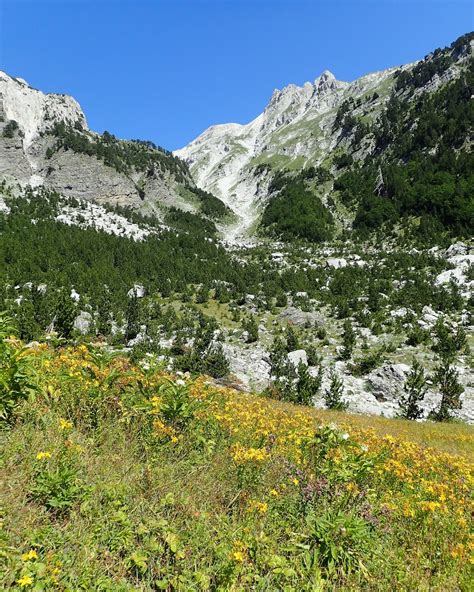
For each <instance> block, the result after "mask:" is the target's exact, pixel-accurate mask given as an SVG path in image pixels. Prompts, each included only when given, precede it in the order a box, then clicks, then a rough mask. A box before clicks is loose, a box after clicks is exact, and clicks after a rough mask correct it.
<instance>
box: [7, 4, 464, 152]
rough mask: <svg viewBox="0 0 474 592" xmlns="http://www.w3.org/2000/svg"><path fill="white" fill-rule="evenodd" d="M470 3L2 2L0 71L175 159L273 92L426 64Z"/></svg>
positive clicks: (242, 119) (244, 117)
mask: <svg viewBox="0 0 474 592" xmlns="http://www.w3.org/2000/svg"><path fill="white" fill-rule="evenodd" d="M473 11H474V2H473V1H472V0H423V1H421V0H345V1H344V0H312V1H311V0H133V1H132V0H94V1H92V0H90V1H89V0H0V69H2V70H5V71H6V72H8V73H9V74H11V75H12V76H18V77H21V78H25V79H26V80H27V81H28V82H29V83H30V84H31V85H32V86H34V87H36V88H39V89H41V90H44V91H48V92H64V93H68V94H71V95H73V96H74V97H75V98H76V99H77V100H78V101H79V102H80V103H81V105H82V107H83V109H84V111H85V113H86V116H87V119H88V122H89V125H90V127H91V128H92V129H94V130H97V131H103V130H104V129H107V130H109V131H110V132H112V133H114V134H115V135H117V136H119V137H123V138H141V139H150V140H153V141H155V142H156V143H158V144H160V145H162V146H164V147H166V148H169V149H175V148H178V147H181V146H182V145H184V144H186V143H187V142H189V141H190V140H191V139H193V138H194V137H195V136H196V135H198V134H199V133H201V132H202V131H203V130H204V129H205V128H206V127H208V126H209V125H212V124H214V123H226V122H239V123H246V122H247V121H250V120H251V119H253V118H254V117H255V116H257V115H258V114H259V113H260V112H261V111H262V109H263V108H264V106H265V105H266V103H267V102H268V99H269V97H270V95H271V93H272V91H273V89H274V88H282V87H283V86H285V85H287V84H289V83H291V82H293V83H296V84H302V83H303V82H305V81H306V80H313V79H314V78H316V76H318V75H319V74H320V73H321V71H322V70H324V69H326V68H327V69H329V70H331V71H332V72H333V73H334V74H335V75H336V77H337V78H339V79H341V80H353V79H354V78H357V77H358V76H360V75H362V74H365V73H368V72H371V71H374V70H378V69H382V68H387V67H389V66H395V65H399V64H402V63H406V62H410V61H414V60H416V59H419V58H422V57H423V56H424V55H425V54H427V53H428V52H429V51H431V50H433V49H435V48H437V47H444V46H445V45H448V44H450V43H451V42H452V41H453V40H454V39H456V38H457V37H458V36H460V35H462V34H464V33H467V32H468V31H470V30H472V29H474V12H473Z"/></svg>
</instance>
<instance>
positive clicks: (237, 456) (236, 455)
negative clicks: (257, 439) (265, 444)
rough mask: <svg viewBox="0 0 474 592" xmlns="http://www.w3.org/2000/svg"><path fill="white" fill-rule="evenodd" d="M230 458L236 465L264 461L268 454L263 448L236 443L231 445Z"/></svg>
mask: <svg viewBox="0 0 474 592" xmlns="http://www.w3.org/2000/svg"><path fill="white" fill-rule="evenodd" d="M232 458H233V459H234V462H235V463H236V464H237V465H244V464H246V463H261V462H264V461H266V460H267V459H268V458H269V455H268V452H267V451H266V450H265V449H263V448H245V446H242V445H241V444H236V445H235V446H233V447H232Z"/></svg>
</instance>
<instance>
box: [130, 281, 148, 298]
mask: <svg viewBox="0 0 474 592" xmlns="http://www.w3.org/2000/svg"><path fill="white" fill-rule="evenodd" d="M134 292H135V293H136V295H137V298H143V296H145V287H144V286H142V285H141V284H134V286H133V288H130V290H129V291H128V292H127V296H128V297H129V298H131V297H132V296H133V293H134Z"/></svg>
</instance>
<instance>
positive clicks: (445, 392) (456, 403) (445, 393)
mask: <svg viewBox="0 0 474 592" xmlns="http://www.w3.org/2000/svg"><path fill="white" fill-rule="evenodd" d="M434 382H435V383H436V384H437V385H438V387H439V390H440V392H441V403H440V406H439V408H438V409H437V410H436V411H433V412H432V413H431V414H430V417H431V418H432V419H435V420H436V421H448V420H449V419H451V417H452V415H451V412H452V411H454V410H456V409H461V407H462V402H461V395H462V393H463V392H464V387H463V386H462V384H461V383H460V382H459V373H458V371H457V370H456V368H455V367H454V366H452V365H451V362H450V361H449V360H447V359H444V360H441V362H440V363H439V365H438V366H437V368H436V370H435V374H434Z"/></svg>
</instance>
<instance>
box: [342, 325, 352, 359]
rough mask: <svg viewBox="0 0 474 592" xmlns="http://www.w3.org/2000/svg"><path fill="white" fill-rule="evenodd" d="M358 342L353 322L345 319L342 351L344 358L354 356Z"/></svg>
mask: <svg viewBox="0 0 474 592" xmlns="http://www.w3.org/2000/svg"><path fill="white" fill-rule="evenodd" d="M355 343H356V333H355V331H354V329H353V328H352V324H351V322H350V321H349V319H347V320H346V321H344V333H343V335H342V351H341V359H342V360H350V359H351V357H352V352H353V351H354V346H355Z"/></svg>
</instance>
